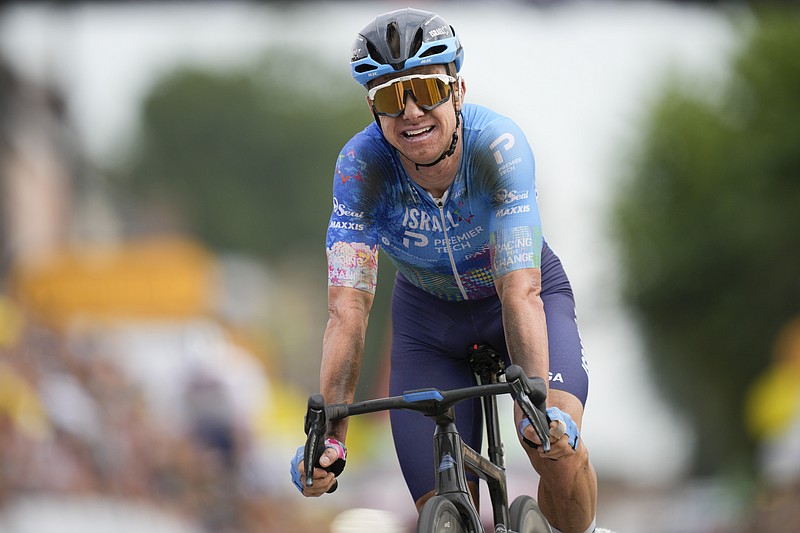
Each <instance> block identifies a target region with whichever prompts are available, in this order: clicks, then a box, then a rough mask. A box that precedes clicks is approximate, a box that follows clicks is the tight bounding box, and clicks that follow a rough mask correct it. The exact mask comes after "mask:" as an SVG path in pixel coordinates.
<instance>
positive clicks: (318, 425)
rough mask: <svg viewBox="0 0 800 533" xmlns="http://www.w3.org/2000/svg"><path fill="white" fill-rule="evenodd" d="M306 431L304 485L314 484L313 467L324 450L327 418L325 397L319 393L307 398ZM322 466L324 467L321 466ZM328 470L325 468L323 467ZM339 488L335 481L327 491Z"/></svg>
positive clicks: (311, 485) (310, 485)
mask: <svg viewBox="0 0 800 533" xmlns="http://www.w3.org/2000/svg"><path fill="white" fill-rule="evenodd" d="M304 426H305V427H304V430H305V433H306V446H305V449H304V450H303V465H304V467H305V468H304V469H305V474H306V486H307V487H313V486H314V468H315V465H317V464H319V458H320V457H321V456H322V453H323V452H324V451H325V446H324V444H323V442H324V437H325V429H326V426H327V420H326V419H325V399H324V398H323V397H322V395H321V394H314V395H312V396H310V397H309V398H308V409H307V410H306V416H305V421H304ZM322 468H324V467H322ZM324 469H325V470H328V469H327V468H324ZM337 488H339V482H338V481H335V482H334V483H333V486H331V488H330V489H329V490H328V493H329V494H330V493H331V492H333V491H335V490H336V489H337Z"/></svg>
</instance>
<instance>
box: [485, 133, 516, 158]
mask: <svg viewBox="0 0 800 533" xmlns="http://www.w3.org/2000/svg"><path fill="white" fill-rule="evenodd" d="M514 142H515V140H514V136H513V135H511V134H510V133H504V134H502V135H501V136H500V137H498V138H497V139H495V140H494V141H492V144H490V145H489V149H490V150H494V151H493V152H492V153H493V154H494V160H495V161H497V164H498V165H502V164H503V152H502V151H500V150H495V148H497V147H498V146H500V145H501V144H502V146H500V148H502V149H503V150H505V151H508V150H511V148H513V147H514Z"/></svg>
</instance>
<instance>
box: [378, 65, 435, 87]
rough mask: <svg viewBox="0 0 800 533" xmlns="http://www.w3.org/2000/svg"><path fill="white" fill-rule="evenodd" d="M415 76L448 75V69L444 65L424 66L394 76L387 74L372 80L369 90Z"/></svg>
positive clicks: (393, 74)
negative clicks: (394, 80)
mask: <svg viewBox="0 0 800 533" xmlns="http://www.w3.org/2000/svg"><path fill="white" fill-rule="evenodd" d="M414 74H447V69H446V68H445V66H444V65H423V66H420V67H414V68H410V69H408V70H403V71H400V72H393V73H392V74H386V75H384V76H381V77H379V78H375V79H374V80H371V81H370V82H369V84H367V88H368V89H371V88H372V87H376V86H378V85H381V84H382V83H386V82H387V81H391V80H393V79H396V78H401V77H403V76H413V75H414Z"/></svg>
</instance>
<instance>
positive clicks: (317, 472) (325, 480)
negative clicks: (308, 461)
mask: <svg viewBox="0 0 800 533" xmlns="http://www.w3.org/2000/svg"><path fill="white" fill-rule="evenodd" d="M335 481H336V476H334V475H333V474H332V473H330V472H327V471H325V470H323V469H321V468H315V469H314V484H313V485H312V486H311V487H309V486H307V485H305V483H304V486H303V494H304V495H305V496H312V497H318V496H322V495H323V494H325V493H327V492H328V490H329V489H330V488H331V486H332V485H333V483H334V482H335Z"/></svg>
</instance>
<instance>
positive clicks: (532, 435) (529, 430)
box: [525, 426, 542, 446]
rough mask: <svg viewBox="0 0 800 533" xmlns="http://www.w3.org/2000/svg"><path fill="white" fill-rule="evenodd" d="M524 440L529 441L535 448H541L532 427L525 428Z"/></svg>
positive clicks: (540, 442)
mask: <svg viewBox="0 0 800 533" xmlns="http://www.w3.org/2000/svg"><path fill="white" fill-rule="evenodd" d="M525 438H526V439H528V440H529V441H532V442H533V443H534V444H536V445H537V446H541V444H542V441H541V440H539V436H538V435H537V434H536V430H534V429H533V426H527V427H526V428H525Z"/></svg>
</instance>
